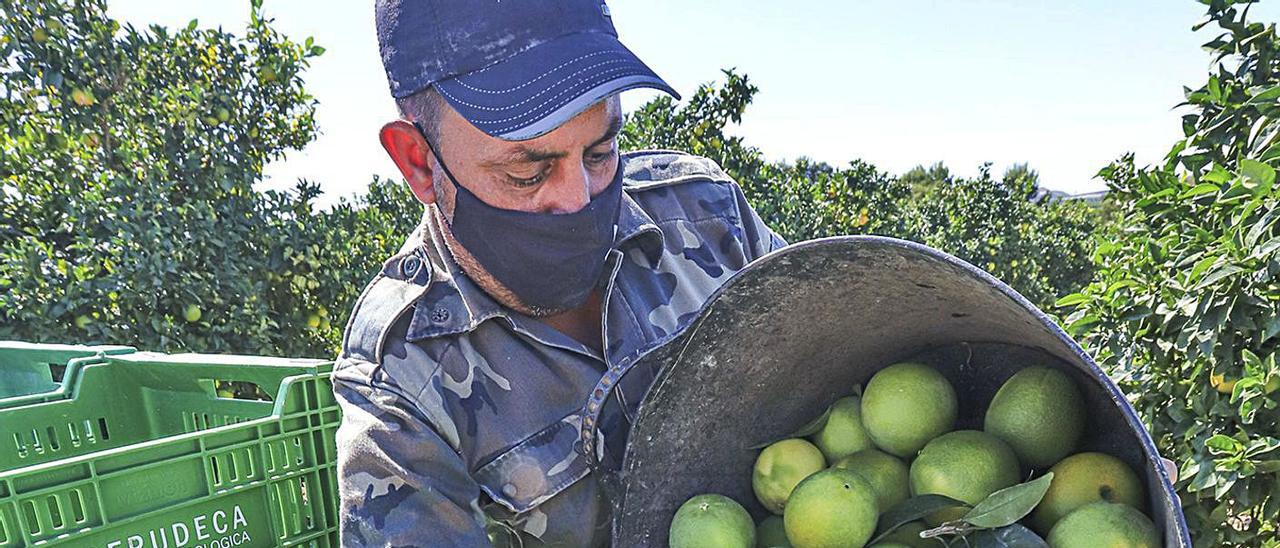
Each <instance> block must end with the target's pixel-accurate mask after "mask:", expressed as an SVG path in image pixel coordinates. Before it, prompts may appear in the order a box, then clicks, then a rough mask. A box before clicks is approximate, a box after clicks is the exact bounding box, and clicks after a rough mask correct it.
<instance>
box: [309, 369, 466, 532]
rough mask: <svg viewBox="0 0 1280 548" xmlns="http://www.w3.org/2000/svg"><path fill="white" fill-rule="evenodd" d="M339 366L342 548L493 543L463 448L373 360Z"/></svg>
mask: <svg viewBox="0 0 1280 548" xmlns="http://www.w3.org/2000/svg"><path fill="white" fill-rule="evenodd" d="M341 365H345V367H342V368H341V369H339V370H338V371H337V372H335V373H334V375H333V384H334V393H335V394H336V396H337V399H338V403H339V405H340V407H341V408H342V422H341V424H340V425H339V427H338V433H337V444H338V491H339V494H340V506H341V508H340V512H339V515H340V518H339V530H340V535H341V538H342V546H346V547H363V546H379V547H381V546H464V547H465V546H489V545H490V543H489V539H488V537H487V536H486V534H485V531H484V524H485V518H484V513H483V512H482V511H481V510H480V506H479V496H480V488H479V485H478V484H477V483H476V482H475V480H473V479H472V478H471V475H470V474H469V473H468V472H467V467H466V464H465V463H464V462H463V460H462V458H461V457H460V456H459V455H458V453H457V452H456V451H455V450H454V449H453V447H451V446H450V445H449V444H448V443H447V442H446V441H445V440H444V439H443V438H442V437H441V436H440V435H439V434H437V432H436V431H435V430H434V429H433V428H432V427H431V426H430V424H429V423H428V422H427V420H426V419H425V418H424V415H423V414H422V413H421V412H420V411H419V410H418V409H417V407H416V406H415V405H414V403H413V400H411V399H410V398H407V397H405V395H404V394H403V393H402V391H401V390H400V388H399V387H397V386H396V385H395V384H394V381H392V380H389V379H387V380H383V379H382V378H380V376H379V375H376V374H375V373H376V366H375V365H374V364H371V363H368V362H356V363H354V364H353V363H350V362H349V363H348V364H341Z"/></svg>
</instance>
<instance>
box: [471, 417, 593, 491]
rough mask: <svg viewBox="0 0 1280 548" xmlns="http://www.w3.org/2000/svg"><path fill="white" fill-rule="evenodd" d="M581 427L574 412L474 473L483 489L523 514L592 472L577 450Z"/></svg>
mask: <svg viewBox="0 0 1280 548" xmlns="http://www.w3.org/2000/svg"><path fill="white" fill-rule="evenodd" d="M581 424H582V416H581V415H580V414H579V413H578V412H574V413H572V414H570V415H568V416H566V417H564V418H563V419H560V420H559V421H557V422H556V423H554V424H552V425H550V426H548V427H546V428H544V429H542V431H540V432H538V433H537V434H534V435H532V436H530V437H528V438H526V439H525V440H524V441H521V442H520V443H518V444H516V445H515V446H514V447H512V448H511V449H508V450H507V451H505V452H503V453H502V454H500V455H498V456H497V457H495V458H494V459H493V460H491V461H489V462H488V463H486V464H484V465H483V466H481V467H480V468H479V469H477V470H476V471H475V473H474V477H475V479H476V481H477V482H478V483H479V484H480V489H481V490H483V491H484V492H485V494H487V495H489V498H491V499H493V500H494V501H496V502H498V503H499V504H501V505H503V506H505V507H507V509H509V510H511V511H512V512H516V513H518V514H519V513H524V512H526V511H528V510H530V509H533V508H534V507H536V506H538V505H539V504H542V503H543V502H545V501H546V500H547V499H550V498H551V497H554V496H556V495H557V494H559V493H560V492H561V491H564V490H565V489H567V488H569V486H571V485H573V484H574V483H576V482H577V481H578V480H580V479H582V478H584V477H586V476H587V474H589V473H590V472H591V469H590V467H589V466H588V465H587V462H586V458H585V457H583V456H582V455H581V454H579V452H578V451H577V450H575V449H574V443H575V442H576V441H577V439H578V431H579V427H580V426H581Z"/></svg>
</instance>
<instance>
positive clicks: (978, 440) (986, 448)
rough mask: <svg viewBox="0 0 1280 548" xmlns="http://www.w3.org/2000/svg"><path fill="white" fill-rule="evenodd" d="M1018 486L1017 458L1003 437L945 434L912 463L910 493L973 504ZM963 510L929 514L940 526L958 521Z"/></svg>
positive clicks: (964, 432) (965, 432) (974, 432)
mask: <svg viewBox="0 0 1280 548" xmlns="http://www.w3.org/2000/svg"><path fill="white" fill-rule="evenodd" d="M1016 483H1018V457H1017V456H1015V455H1014V453H1013V449H1010V448H1009V445H1008V444H1006V443H1005V442H1003V441H1000V438H997V437H995V436H992V435H991V434H988V433H986V432H979V431H977V430H960V431H956V432H951V433H949V434H943V435H941V436H938V438H937V439H935V440H933V441H931V442H929V444H928V445H926V446H924V449H921V450H920V455H919V456H917V457H916V460H915V461H913V462H912V463H911V494H912V495H925V494H938V495H946V496H948V497H951V498H953V499H956V500H959V501H962V502H965V503H967V504H969V505H974V504H977V503H979V502H982V499H985V498H987V495H990V494H991V493H994V492H995V491H998V490H1000V489H1004V488H1005V487H1009V486H1011V485H1014V484H1016ZM965 512H966V510H965V509H964V508H948V509H946V510H942V511H940V512H935V513H934V514H930V515H929V516H928V517H926V518H925V521H926V522H928V523H930V524H932V525H935V526H936V525H939V524H941V523H942V522H944V521H951V520H955V519H959V518H960V517H961V516H963V515H964V513H965Z"/></svg>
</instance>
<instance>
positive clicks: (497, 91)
mask: <svg viewBox="0 0 1280 548" xmlns="http://www.w3.org/2000/svg"><path fill="white" fill-rule="evenodd" d="M610 53H617V52H615V51H597V52H595V53H588V54H586V55H582V56H579V57H577V58H574V59H570V60H568V61H565V62H563V63H561V64H560V66H558V67H555V68H553V69H550V70H548V71H546V72H544V73H542V75H540V76H538V77H537V78H534V79H532V80H529V81H528V82H525V83H523V84H520V85H518V86H516V87H513V88H507V89H503V90H488V89H484V88H478V87H475V86H472V85H470V84H468V83H466V82H463V81H462V78H454V81H455V82H457V83H458V84H460V85H462V87H465V88H467V89H469V90H472V91H478V92H480V93H493V94H498V93H509V92H512V91H515V90H518V89H520V88H523V87H525V86H528V85H530V84H532V83H534V82H537V81H538V80H541V79H543V78H545V77H546V76H547V75H548V74H551V73H553V72H555V71H557V70H560V69H562V68H564V67H565V66H567V65H571V64H573V63H577V62H578V61H581V60H583V59H586V58H588V57H595V56H597V55H607V54H610ZM494 66H497V65H490V66H488V67H485V68H483V69H480V70H479V71H476V72H474V73H473V74H480V73H481V72H484V71H486V70H489V69H491V68H493V67H494Z"/></svg>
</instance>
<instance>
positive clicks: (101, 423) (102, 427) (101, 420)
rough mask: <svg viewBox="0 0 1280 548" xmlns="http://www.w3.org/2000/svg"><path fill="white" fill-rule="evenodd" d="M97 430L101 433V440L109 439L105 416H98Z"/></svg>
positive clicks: (109, 433)
mask: <svg viewBox="0 0 1280 548" xmlns="http://www.w3.org/2000/svg"><path fill="white" fill-rule="evenodd" d="M98 432H99V433H101V434H102V441H107V440H109V439H111V431H110V430H108V429H107V418H106V417H98Z"/></svg>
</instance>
